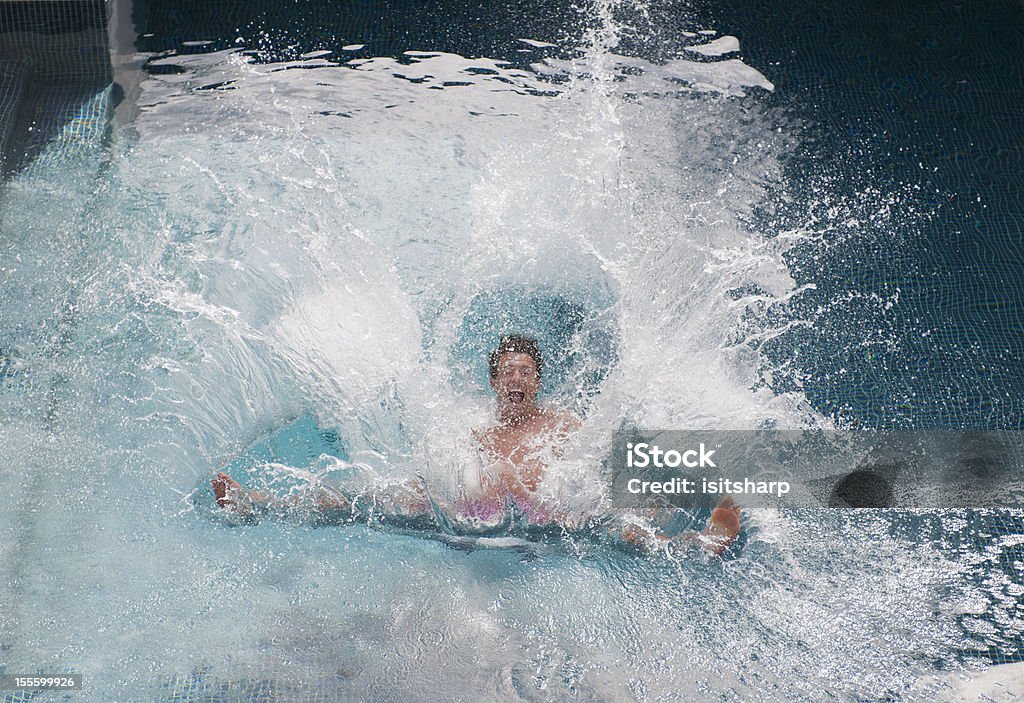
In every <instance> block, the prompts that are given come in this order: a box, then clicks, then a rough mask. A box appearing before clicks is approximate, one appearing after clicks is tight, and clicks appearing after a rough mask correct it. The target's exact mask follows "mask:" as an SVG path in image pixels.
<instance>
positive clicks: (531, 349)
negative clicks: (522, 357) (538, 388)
mask: <svg viewBox="0 0 1024 703" xmlns="http://www.w3.org/2000/svg"><path fill="white" fill-rule="evenodd" d="M510 353H511V354H526V355H528V356H529V357H530V358H531V359H533V363H534V364H536V365H537V376H538V377H539V376H540V374H541V371H542V370H543V368H544V358H543V357H542V356H541V354H540V346H539V345H538V344H537V340H536V339H534V338H533V337H525V336H523V335H521V334H507V335H505V336H503V337H502V338H501V340H500V341H499V342H498V346H497V347H495V349H494V351H492V352H491V357H490V359H489V360H488V370H489V371H490V373H491V378H497V376H498V359H500V358H501V355H502V354H510Z"/></svg>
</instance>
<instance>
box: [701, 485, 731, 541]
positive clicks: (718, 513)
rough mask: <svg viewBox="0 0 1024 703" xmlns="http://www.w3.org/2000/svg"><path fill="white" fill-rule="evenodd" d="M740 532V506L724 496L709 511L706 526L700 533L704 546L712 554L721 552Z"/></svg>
mask: <svg viewBox="0 0 1024 703" xmlns="http://www.w3.org/2000/svg"><path fill="white" fill-rule="evenodd" d="M739 533H740V506H739V505H738V504H737V503H736V501H734V500H733V499H732V497H731V496H726V497H725V498H722V500H720V501H719V503H718V505H716V506H715V509H714V510H712V511H711V519H710V520H708V526H707V527H705V528H704V529H703V530H702V531H701V533H700V541H701V544H703V546H704V548H705V549H706V550H708V551H709V552H711V553H712V554H716V555H717V554H721V553H722V552H724V551H725V550H726V548H727V547H728V546H729V545H730V544H732V543H733V541H735V539H736V535H738V534H739Z"/></svg>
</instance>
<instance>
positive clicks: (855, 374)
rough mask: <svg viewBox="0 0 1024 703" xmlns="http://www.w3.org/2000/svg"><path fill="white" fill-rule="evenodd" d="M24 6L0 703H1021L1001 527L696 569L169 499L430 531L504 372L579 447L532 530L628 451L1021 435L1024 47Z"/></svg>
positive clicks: (0, 256)
mask: <svg viewBox="0 0 1024 703" xmlns="http://www.w3.org/2000/svg"><path fill="white" fill-rule="evenodd" d="M45 5H46V4H45V3H43V4H34V3H27V4H25V5H24V8H27V9H24V10H23V12H24V13H26V14H25V15H24V16H22V15H19V14H18V12H16V11H15V10H13V9H11V8H10V7H4V8H2V10H3V12H2V14H0V19H2V22H4V23H8V25H7V27H5V26H4V25H3V24H0V34H2V35H3V36H4V37H5V42H4V44H3V52H4V53H3V54H0V58H5V59H6V58H7V57H8V56H9V54H8V53H7V52H8V51H12V52H13V49H10V50H9V49H8V47H20V46H22V45H23V44H24V42H22V39H20V38H19V36H15V33H11V32H5V31H3V30H5V29H7V28H10V27H14V26H15V25H16V24H17V23H18V22H23V21H28V20H26V19H25V17H28V18H29V19H30V20H31V21H32V22H33V23H35V24H33V25H32V26H33V27H35V29H36V30H40V29H41V28H42V29H46V28H50V29H52V30H53V31H37V32H35V34H33V35H32V36H31V37H30V38H29V41H28V43H27V44H24V45H25V46H30V47H34V49H33V50H34V51H36V54H37V55H36V56H35V57H34V58H33V59H32V61H23V62H21V63H18V68H17V70H18V71H20V72H21V73H19V74H18V75H21V76H22V77H21V78H19V79H18V80H22V81H24V82H23V83H19V84H18V91H13V90H12V92H10V93H9V94H10V95H15V94H17V95H18V100H19V101H21V102H20V103H19V105H20V108H19V112H18V117H17V118H16V119H15V122H14V123H12V124H13V127H11V130H10V133H9V135H7V136H6V137H5V138H6V139H7V140H8V147H9V148H8V151H7V155H6V158H5V160H4V166H5V169H6V171H5V180H4V182H3V185H2V190H0V276H2V281H3V287H2V289H0V418H2V419H0V422H2V431H0V456H2V457H4V463H2V464H0V471H2V472H3V473H2V477H3V480H2V482H0V486H2V491H3V493H2V498H3V503H2V505H3V507H2V508H0V537H2V539H0V578H2V579H3V583H4V588H3V589H0V669H2V672H0V673H35V672H37V671H40V672H64V671H70V672H76V673H82V674H83V677H84V681H85V684H84V687H83V690H82V691H80V692H74V693H67V694H63V693H52V692H45V693H30V692H21V693H15V692H11V691H4V692H0V695H3V696H4V700H5V703H8V702H10V703H13V702H14V701H23V700H39V701H46V700H65V699H67V700H82V701H114V700H140V701H190V702H208V703H212V702H213V701H440V700H445V701H447V700H464V701H514V700H525V701H565V700H580V701H605V700H606V701H669V700H737V701H739V700H742V701H780V700H787V701H788V700H799V701H819V700H850V701H883V700H885V701H893V700H900V701H932V700H944V699H945V700H962V699H968V700H969V699H970V698H965V697H966V696H968V692H969V691H971V690H977V689H979V688H980V687H983V686H989V688H987V689H985V690H986V691H987V695H990V696H992V697H994V698H996V700H1012V696H1014V695H1019V694H1020V690H1021V689H1020V687H1019V685H1018V683H1017V682H1019V680H1020V676H1021V674H1020V669H1019V667H1020V665H1021V662H1022V658H1024V619H1022V613H1021V605H1020V604H1021V595H1022V594H1024V579H1022V577H1021V573H1022V571H1024V512H1022V510H1021V507H1020V505H1019V502H1013V501H1014V500H1015V499H1013V498H1012V495H1011V494H1008V497H1007V505H1006V507H1005V508H1003V509H988V508H986V509H973V510H972V509H966V508H965V509H958V510H937V509H925V508H923V507H919V506H901V508H900V509H893V510H877V511H875V510H870V511H853V510H847V511H841V510H830V509H824V508H817V509H812V508H795V507H790V508H756V509H755V508H750V509H748V510H747V511H745V513H744V521H745V525H746V530H745V533H744V536H743V539H742V541H741V547H740V548H738V549H735V550H733V551H732V552H731V553H730V554H728V555H727V556H726V557H725V558H723V559H713V558H706V557H703V556H700V555H696V554H680V553H676V552H672V551H669V552H666V553H656V554H652V555H646V556H644V555H638V554H635V553H632V552H630V551H627V550H622V549H618V548H616V547H614V546H612V545H610V544H608V541H607V540H605V539H602V538H600V537H599V536H594V535H590V534H585V533H573V532H567V533H566V534H564V535H559V536H557V537H555V538H554V539H542V540H536V541H532V542H530V541H526V542H501V541H495V542H482V543H477V542H466V541H458V540H453V539H448V540H446V539H442V538H440V537H442V535H439V534H437V533H433V532H430V531H429V530H427V531H423V532H421V533H416V532H415V531H410V530H397V529H390V528H387V527H386V526H378V525H367V524H352V525H340V526H329V527H325V526H318V525H315V524H311V523H309V522H303V521H302V520H292V521H289V520H284V521H274V520H264V521H260V522H258V523H256V524H240V523H239V521H233V520H226V519H222V518H223V516H222V515H219V514H218V513H217V511H216V510H215V509H214V507H213V505H212V499H211V496H210V495H209V492H208V489H207V488H206V487H207V485H208V481H209V478H210V477H211V476H212V475H213V473H214V472H215V471H217V470H219V469H223V468H227V469H228V470H229V471H230V472H231V473H232V474H234V475H236V476H238V477H239V478H242V479H244V480H245V481H246V483H247V484H248V485H260V486H264V485H269V486H270V487H272V488H274V489H277V490H280V491H288V490H290V489H291V488H294V487H295V486H296V485H301V484H302V482H303V481H304V480H306V478H307V477H308V476H310V475H316V476H322V475H328V474H330V475H332V476H335V475H337V476H340V477H341V479H342V480H349V479H351V477H352V475H353V472H354V471H356V470H357V469H358V471H361V472H363V473H361V474H360V476H361V477H363V478H365V477H366V476H368V475H373V476H377V477H380V478H382V479H387V480H401V479H405V478H410V477H412V476H414V475H421V476H424V477H425V478H426V479H427V481H428V482H429V483H430V485H431V486H432V487H433V490H435V491H436V492H437V494H438V495H441V496H444V495H446V492H448V491H451V490H454V489H453V485H454V484H455V483H456V482H457V480H458V477H459V474H460V473H461V472H463V471H465V470H467V467H469V466H471V465H472V463H473V462H474V461H475V449H474V447H473V442H472V440H471V437H470V430H471V429H473V428H476V427H481V426H484V425H486V424H487V423H488V422H489V421H490V418H491V413H492V408H491V403H492V396H491V395H489V391H488V388H487V376H486V359H485V356H486V353H487V352H489V350H490V349H491V348H492V347H493V345H494V343H495V341H496V339H497V337H498V335H499V334H501V333H504V332H507V331H512V330H513V329H514V330H516V331H523V332H527V333H531V334H534V335H535V336H537V337H538V338H539V339H540V340H541V343H542V344H543V345H544V347H545V349H546V350H549V354H550V365H549V372H548V375H547V376H546V378H545V385H544V389H543V394H544V397H545V399H546V400H547V401H548V402H552V403H556V404H559V405H562V406H566V407H569V408H571V409H573V410H574V411H575V412H577V413H578V414H580V415H581V416H582V417H583V418H584V425H583V428H582V430H581V432H580V441H579V444H578V446H576V447H575V449H574V450H573V451H572V452H570V453H569V455H567V456H566V457H564V459H563V460H561V461H559V462H557V463H556V464H555V465H554V466H553V467H552V469H551V472H550V476H549V479H548V480H547V481H546V482H545V484H544V485H543V486H542V489H543V490H544V491H545V492H547V493H548V494H549V495H551V496H553V497H554V498H555V499H556V500H558V501H560V503H561V504H562V505H564V506H566V508H567V509H568V510H577V511H581V512H586V511H588V510H592V509H593V506H594V505H597V504H599V503H600V501H601V500H602V499H603V498H604V497H605V496H604V494H603V493H602V490H603V488H602V483H601V480H602V478H603V477H602V475H601V470H602V460H603V459H604V457H605V456H606V455H607V453H608V443H609V441H610V437H611V435H612V433H613V432H614V431H615V430H617V429H619V428H620V427H622V426H623V425H624V424H625V425H629V426H636V427H648V428H665V429H676V428H688V429H717V428H732V429H737V428H738V429H757V428H766V427H770V428H790V429H798V428H813V429H832V428H837V427H838V428H849V427H854V428H861V427H871V428H911V429H920V428H935V427H941V428H946V429H963V428H980V429H990V430H1019V429H1021V427H1020V422H1021V420H1020V418H1021V411H1022V409H1024V393H1022V389H1024V374H1022V370H1021V366H1020V361H1019V359H1020V358H1021V356H1020V353H1019V352H1020V351H1021V347H1022V346H1024V345H1021V343H1020V342H1021V338H1020V335H1021V325H1020V322H1021V320H1020V310H1021V308H1020V305H1019V303H1020V300H1019V295H1020V293H1019V291H1020V290H1021V289H1022V287H1021V286H1019V283H1020V281H1019V278H1020V271H1021V270H1022V269H1021V268H1020V266H1019V264H1020V263H1021V261H1020V257H1021V248H1020V246H1019V245H1020V231H1019V223H1020V222H1021V221H1022V218H1021V217H1020V204H1019V203H1020V202H1021V201H1020V199H1019V198H1014V197H1011V196H1012V193H1013V192H1015V191H1014V189H1019V186H1020V183H1019V179H1020V173H1024V170H1022V169H1019V168H1017V166H1018V165H1019V160H1020V151H1019V145H1020V140H1021V134H1020V130H1019V128H1018V127H1017V126H1016V123H1014V122H1013V121H1012V120H1011V119H1010V118H1011V117H1012V116H1013V115H1019V110H1020V107H1019V106H1020V105H1022V104H1024V101H1020V100H1016V98H1017V97H1019V96H1020V93H1021V86H1022V82H1021V67H1020V65H1019V61H1016V62H1015V61H1013V56H1012V52H1010V49H1009V48H1012V47H1017V48H1018V49H1019V48H1020V47H1021V45H1022V43H1024V40H1022V37H1021V26H1022V25H1021V12H1022V11H1018V10H1013V11H1011V10H1009V9H1006V8H1005V7H1000V8H994V7H989V8H982V9H978V8H974V9H971V8H965V7H963V6H956V7H955V8H953V9H951V10H949V12H950V13H951V14H950V15H948V16H947V15H945V14H942V12H940V11H939V10H919V9H916V6H914V5H912V4H907V5H905V6H904V5H901V4H899V3H896V4H891V5H889V6H887V8H886V9H885V10H884V11H876V10H875V9H870V11H869V8H864V7H858V6H857V4H856V3H852V4H851V3H843V4H841V5H840V4H838V3H836V4H827V6H826V10H827V11H820V12H818V11H816V10H814V9H813V8H811V7H810V6H807V7H804V6H801V5H800V4H799V3H797V4H787V5H786V6H785V7H780V8H776V10H774V11H773V12H771V13H768V14H767V15H761V14H757V15H756V16H755V15H754V14H753V13H754V10H753V6H750V5H749V4H742V3H730V2H722V3H717V4H715V5H713V6H711V5H706V4H702V3H694V4H692V5H689V6H686V7H681V6H677V5H675V4H672V3H654V2H651V3H619V2H597V3H594V4H588V5H585V6H581V7H580V8H575V9H567V8H566V7H563V6H562V4H560V3H552V4H550V5H544V4H540V5H530V6H525V5H516V4H512V5H502V6H501V7H497V8H491V7H483V6H475V5H472V4H460V5H458V6H452V7H443V8H442V7H441V6H423V7H420V6H419V5H412V4H405V3H361V4H355V5H336V4H332V3H305V4H301V5H281V4H269V3H268V4H267V7H263V6H262V5H259V4H257V3H245V4H243V3H234V2H212V3H187V4H178V3H161V2H149V3H136V4H134V5H133V6H131V7H128V6H127V5H126V3H115V4H113V5H112V6H111V9H112V12H113V15H111V16H112V17H113V19H111V20H110V22H111V23H115V20H116V21H119V22H120V24H117V26H116V28H114V25H113V24H109V23H108V21H107V19H106V15H105V14H104V15H103V19H102V20H88V18H83V17H78V16H77V15H75V14H74V12H79V11H82V10H81V7H88V4H86V3H83V4H82V6H81V7H80V8H79V9H77V10H76V9H75V7H78V6H74V5H72V4H60V10H59V13H62V14H60V16H59V17H52V16H49V15H47V14H46V13H47V12H49V10H47V9H46V7H45ZM93 5H95V6H96V7H99V5H98V4H95V3H93ZM55 7H56V5H55ZM815 7H817V5H816V6H815ZM101 9H103V8H101ZM104 12H105V9H104ZM19 26H20V25H19ZM104 28H107V29H104ZM58 30H59V31H58ZM93 30H96V31H97V32H99V34H98V35H97V36H100V37H101V39H102V41H104V42H105V41H107V36H108V32H109V36H110V37H112V38H111V39H110V42H112V43H111V46H110V48H111V49H112V53H111V52H109V51H107V47H106V46H105V45H104V46H102V47H101V48H102V51H95V50H92V51H91V53H90V52H88V51H84V50H82V51H77V50H75V51H77V53H74V55H75V56H77V57H78V60H77V61H69V60H68V58H67V57H68V55H70V54H71V53H73V51H72V49H71V48H70V47H69V45H60V44H59V42H58V43H57V44H51V43H50V42H51V40H52V39H53V38H54V37H58V38H59V37H64V36H70V35H75V36H76V37H78V38H81V37H83V36H84V37H86V38H88V37H91V36H92V35H91V34H90V32H91V31H93ZM8 40H9V41H8ZM19 42H22V43H19ZM1015 42H1016V43H1015ZM737 43H738V47H737ZM1008 47H1009V48H1008ZM93 49H95V47H93ZM19 51H20V49H19ZM25 51H28V49H25ZM47 52H50V53H47ZM325 52H329V53H325ZM1008 52H1009V53H1008ZM111 55H113V57H114V61H113V64H111V63H109V62H108V58H109V57H110V56H111ZM95 56H99V57H100V59H102V61H101V63H102V68H101V69H97V71H95V72H89V71H87V70H86V69H87V68H88V67H89V66H90V63H89V62H90V61H91V60H92V59H90V58H89V57H93V58H95ZM57 57H60V60H58V58H57ZM65 64H70V65H71V67H72V68H73V69H74V70H73V71H72V72H71V73H69V74H67V75H63V77H62V78H60V80H57V79H55V78H52V77H49V78H47V77H46V75H45V74H46V71H47V70H49V69H51V68H52V69H53V70H56V68H55V67H59V66H60V65H65ZM114 64H116V65H114ZM11 70H12V72H11V73H10V75H12V76H13V75H15V74H14V69H11ZM69 70H70V69H69ZM90 70H91V69H90ZM72 74H75V75H72ZM79 74H80V75H79ZM4 75H8V74H7V73H5V74H4ZM44 78H46V80H44ZM72 78H74V80H72ZM47 81H49V82H47ZM961 81H965V82H961ZM937 86H941V87H942V90H941V91H940V93H939V94H936V90H937ZM5 90H6V88H5ZM19 91H20V92H19ZM3 95H8V93H7V92H5V93H3ZM968 107H971V108H972V109H973V110H974V111H973V112H971V111H968V110H967V108H968ZM979 115H980V116H983V117H985V118H986V119H982V118H981V117H978V116H979ZM1015 159H1016V160H1015ZM851 468H852V467H851ZM1013 468H1014V469H1019V467H1013ZM332 472H333V473H332ZM261 482H263V483H261ZM701 517H702V516H695V517H693V518H692V520H691V521H692V522H699V520H700V519H701ZM688 519H689V518H688ZM1014 667H1017V668H1014ZM972 687H973V689H972ZM1015 687H1016V688H1015ZM958 695H959V696H961V697H960V698H957V696H958ZM999 696H1003V698H999ZM1007 696H1010V697H1007Z"/></svg>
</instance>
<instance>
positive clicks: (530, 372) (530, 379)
mask: <svg viewBox="0 0 1024 703" xmlns="http://www.w3.org/2000/svg"><path fill="white" fill-rule="evenodd" d="M491 388H493V389H494V392H495V393H497V395H498V408H499V409H500V410H501V413H502V414H503V415H506V414H507V415H511V416H515V415H523V414H526V413H527V412H530V411H532V410H533V409H534V408H536V406H537V393H538V392H539V391H540V374H538V373H537V364H536V363H535V362H534V361H533V358H532V357H531V356H530V355H529V354H522V353H520V352H505V353H504V354H502V355H501V356H499V357H498V375H497V376H495V377H494V378H492V379H491Z"/></svg>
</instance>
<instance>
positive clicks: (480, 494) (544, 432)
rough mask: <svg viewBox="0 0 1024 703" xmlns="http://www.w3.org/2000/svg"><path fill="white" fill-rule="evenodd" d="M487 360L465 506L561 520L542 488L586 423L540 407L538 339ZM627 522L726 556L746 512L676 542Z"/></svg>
mask: <svg viewBox="0 0 1024 703" xmlns="http://www.w3.org/2000/svg"><path fill="white" fill-rule="evenodd" d="M488 361H489V363H488V371H489V374H490V384H491V389H492V390H493V391H494V392H495V395H496V397H497V422H496V423H495V424H494V425H493V426H491V427H489V428H487V429H486V430H482V431H477V432H474V433H473V436H474V438H475V439H476V441H477V443H478V444H479V447H480V451H481V454H482V457H483V460H484V462H483V463H484V466H485V469H484V472H483V476H482V478H481V481H480V486H479V487H478V488H476V489H475V490H473V491H471V493H474V494H475V495H471V496H469V497H468V498H467V505H464V506H462V507H463V508H464V509H467V510H468V512H470V513H472V514H475V515H477V516H493V515H494V514H495V512H501V511H503V510H504V507H505V505H506V503H507V502H509V501H510V502H512V503H514V504H515V505H516V506H517V507H518V508H519V510H520V511H521V512H523V513H524V514H526V515H527V516H528V517H530V518H531V520H535V521H542V522H552V521H553V522H558V517H557V514H556V513H555V512H554V511H552V510H550V509H545V506H544V505H543V502H542V501H541V499H540V497H539V496H538V493H537V489H538V487H539V486H540V483H541V481H542V480H543V478H544V472H545V469H546V468H547V464H548V462H549V460H550V458H551V457H552V456H557V455H558V454H559V453H560V448H561V447H563V446H564V445H565V443H566V442H567V441H568V440H569V439H570V437H571V435H572V433H573V432H575V431H576V430H577V429H578V428H579V426H580V423H579V420H577V419H576V418H575V417H573V416H572V415H571V414H569V413H568V412H566V411H565V410H561V409H556V408H549V407H544V406H542V405H540V404H538V403H537V394H538V393H539V392H540V387H541V373H542V372H543V370H544V359H543V356H542V355H541V352H540V347H539V346H538V344H537V341H536V340H534V339H531V338H529V337H524V336H520V335H508V336H505V337H502V338H501V340H500V342H499V343H498V346H497V348H495V350H494V351H493V352H491V355H490V358H489V360H488ZM212 484H213V492H214V494H215V495H216V498H217V503H218V504H219V505H220V506H221V507H224V508H227V509H229V510H234V511H236V512H239V513H248V512H252V510H253V508H254V505H259V504H264V505H266V504H270V503H272V502H273V501H271V500H270V499H269V498H267V497H265V496H263V495H261V494H259V493H257V492H255V491H247V490H245V489H244V488H242V486H241V485H239V484H238V482H237V481H235V480H234V479H232V478H231V477H230V476H228V475H227V474H225V473H223V472H221V473H218V474H217V476H216V477H215V478H214V479H213V482H212ZM387 498H388V502H390V503H391V504H392V507H393V508H395V509H397V510H398V511H399V512H401V513H404V514H406V515H409V516H416V515H423V514H427V513H429V511H430V504H429V501H428V500H427V498H426V493H425V489H423V488H422V487H415V488H413V489H412V490H411V491H410V490H404V491H398V492H396V493H395V495H393V496H388V497H387ZM314 505H315V509H317V510H320V511H328V510H337V509H345V508H349V507H350V504H349V502H348V501H347V499H345V498H344V497H342V496H340V494H337V493H333V492H328V491H323V492H322V493H321V494H320V495H318V496H317V497H316V498H315V500H314ZM628 517H629V516H627V519H626V520H624V521H623V523H622V524H621V526H619V527H617V528H616V529H615V533H616V536H617V537H618V538H619V539H621V540H622V541H624V542H627V543H630V544H633V545H636V546H640V547H651V546H654V545H658V544H662V543H666V542H672V541H677V542H678V541H682V542H690V543H698V544H700V545H702V546H703V547H704V548H705V549H706V550H707V551H709V552H711V553H713V554H720V553H722V552H723V551H724V550H725V549H726V547H728V545H729V544H731V543H732V542H733V540H735V538H736V536H737V535H738V534H739V531H740V508H739V506H738V505H736V503H735V502H733V500H732V498H729V497H726V498H724V499H723V500H722V501H721V502H720V503H719V504H718V506H717V507H716V508H715V509H714V510H713V511H712V514H711V520H710V521H709V522H708V525H707V527H706V528H705V529H704V530H703V531H701V532H700V533H692V532H691V533H686V534H684V535H679V536H676V537H674V538H670V537H667V536H665V535H661V534H659V533H658V532H657V531H656V530H654V529H651V528H646V527H643V526H642V525H641V521H630V520H629V519H628Z"/></svg>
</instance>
